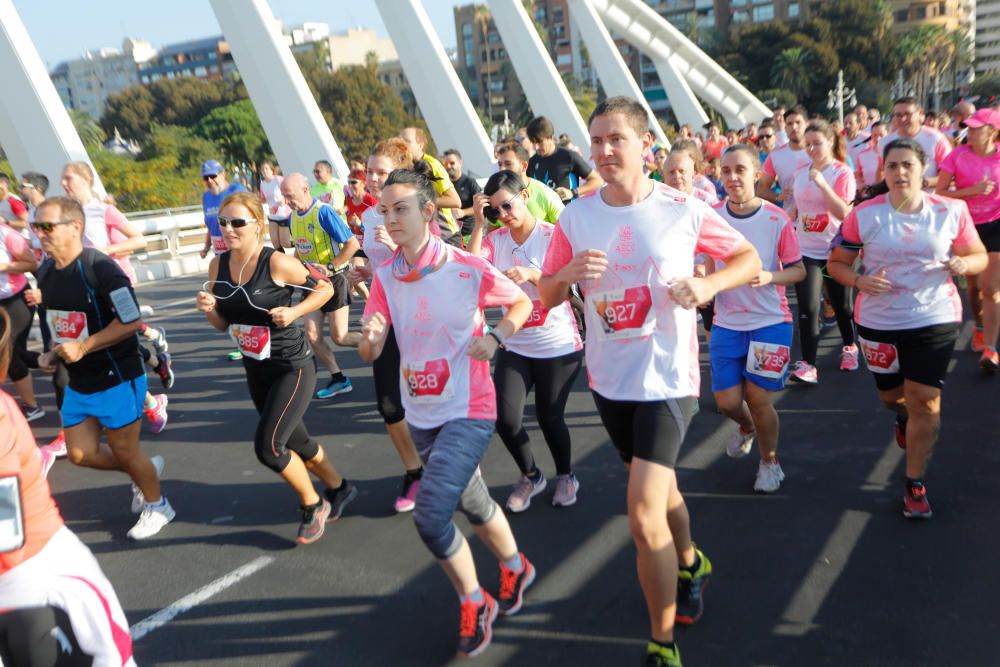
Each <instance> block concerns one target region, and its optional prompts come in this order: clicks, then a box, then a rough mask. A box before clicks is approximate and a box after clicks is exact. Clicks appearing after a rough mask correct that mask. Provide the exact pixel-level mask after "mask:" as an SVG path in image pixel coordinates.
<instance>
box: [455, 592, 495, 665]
mask: <svg viewBox="0 0 1000 667" xmlns="http://www.w3.org/2000/svg"><path fill="white" fill-rule="evenodd" d="M497 612H498V609H497V601H496V600H494V599H493V596H492V595H490V594H489V593H487V592H486V591H483V601H482V602H480V603H479V604H476V603H475V602H464V603H462V616H461V618H460V619H459V624H458V655H459V657H463V658H474V657H475V656H477V655H479V654H480V653H482V652H483V651H485V650H486V647H487V646H489V645H490V641H491V640H492V639H493V621H495V620H496V618H497Z"/></svg>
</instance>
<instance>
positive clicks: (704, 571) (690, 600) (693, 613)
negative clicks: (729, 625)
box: [675, 548, 712, 625]
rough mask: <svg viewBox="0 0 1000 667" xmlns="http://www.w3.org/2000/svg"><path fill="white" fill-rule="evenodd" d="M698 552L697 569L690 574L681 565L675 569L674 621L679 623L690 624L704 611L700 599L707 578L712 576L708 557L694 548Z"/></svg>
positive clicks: (703, 603) (702, 602) (703, 605)
mask: <svg viewBox="0 0 1000 667" xmlns="http://www.w3.org/2000/svg"><path fill="white" fill-rule="evenodd" d="M695 553H696V554H698V558H699V562H698V569H697V571H695V573H694V574H691V573H690V572H688V571H687V570H685V569H684V568H683V567H681V568H678V569H677V616H676V619H675V620H676V622H677V623H680V624H681V625H691V624H692V623H694V622H696V621H697V620H698V619H700V618H701V615H702V613H703V612H704V611H705V602H704V600H703V599H702V598H703V596H704V593H705V587H706V586H708V580H709V579H710V578H711V577H712V563H711V562H710V561H709V560H708V557H707V556H706V555H705V554H703V553H702V552H701V549H698V548H695Z"/></svg>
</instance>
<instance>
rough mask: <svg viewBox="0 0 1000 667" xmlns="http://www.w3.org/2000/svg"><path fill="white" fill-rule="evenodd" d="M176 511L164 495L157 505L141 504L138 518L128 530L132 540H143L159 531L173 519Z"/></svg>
mask: <svg viewBox="0 0 1000 667" xmlns="http://www.w3.org/2000/svg"><path fill="white" fill-rule="evenodd" d="M175 516H177V513H176V512H174V508H173V507H171V506H170V501H169V500H167V499H166V498H165V497H161V498H160V504H159V505H143V509H142V514H140V515H139V520H138V521H136V523H135V525H134V526H132V530H130V531H128V536H129V537H130V538H132V539H133V540H144V539H146V538H147V537H152V536H153V535H156V534H157V533H158V532H160V531H161V530H162V529H163V527H164V526H166V525H167V524H168V523H170V522H171V521H173V520H174V517H175Z"/></svg>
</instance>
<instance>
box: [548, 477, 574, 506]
mask: <svg viewBox="0 0 1000 667" xmlns="http://www.w3.org/2000/svg"><path fill="white" fill-rule="evenodd" d="M579 490H580V480H578V479H577V478H576V475H574V474H573V473H570V474H568V475H557V476H556V492H555V493H554V494H553V495H552V506H553V507H569V506H570V505H575V504H576V492H577V491H579Z"/></svg>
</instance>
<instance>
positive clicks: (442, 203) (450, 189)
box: [399, 127, 462, 246]
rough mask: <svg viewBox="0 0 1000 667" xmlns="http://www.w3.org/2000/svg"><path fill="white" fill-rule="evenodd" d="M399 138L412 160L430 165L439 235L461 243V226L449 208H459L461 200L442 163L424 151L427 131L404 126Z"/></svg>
mask: <svg viewBox="0 0 1000 667" xmlns="http://www.w3.org/2000/svg"><path fill="white" fill-rule="evenodd" d="M399 138H400V139H402V140H403V141H404V142H405V143H406V147H407V148H408V149H409V151H410V155H411V156H412V157H413V161H414V162H416V161H417V160H423V161H424V162H426V163H427V164H428V165H430V168H431V173H432V174H433V176H434V178H433V183H434V191H435V192H437V207H438V211H437V215H438V228H439V229H440V233H441V237H442V238H443V239H445V241H446V242H447V243H449V244H451V245H456V246H457V245H461V243H462V235H461V231H462V228H461V226H460V225H459V224H458V223H457V222H455V218H454V216H452V214H451V209H453V208H461V207H462V200H461V198H460V197H459V195H458V191H457V190H455V186H454V185H453V184H452V182H451V179H450V178H449V177H448V171H447V170H446V169H445V168H444V165H442V164H441V162H440V160H438V159H437V158H436V157H434V156H433V155H431V154H430V153H427V152H426V149H427V141H428V140H427V133H426V132H424V131H423V130H422V129H420V128H419V127H404V128H403V131H402V132H400V133H399Z"/></svg>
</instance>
